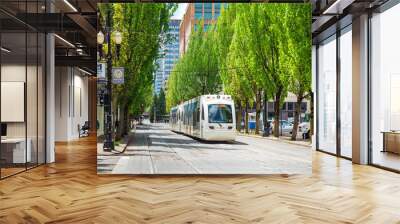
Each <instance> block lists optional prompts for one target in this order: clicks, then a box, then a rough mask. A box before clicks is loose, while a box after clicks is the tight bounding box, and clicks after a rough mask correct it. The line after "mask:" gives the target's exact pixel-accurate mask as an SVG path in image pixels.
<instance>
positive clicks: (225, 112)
mask: <svg viewBox="0 0 400 224" xmlns="http://www.w3.org/2000/svg"><path fill="white" fill-rule="evenodd" d="M208 123H232V106H231V105H227V104H210V105H208Z"/></svg>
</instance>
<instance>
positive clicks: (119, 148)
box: [97, 129, 135, 156]
mask: <svg viewBox="0 0 400 224" xmlns="http://www.w3.org/2000/svg"><path fill="white" fill-rule="evenodd" d="M134 137H135V130H134V129H132V130H131V131H130V132H129V133H128V134H127V135H126V136H124V138H123V139H122V140H121V141H120V142H119V144H115V148H114V150H113V151H111V152H105V151H104V150H103V142H98V143H97V155H98V156H110V155H116V154H120V153H124V152H125V150H126V147H127V146H128V144H129V143H130V142H131V141H132V140H133V139H134Z"/></svg>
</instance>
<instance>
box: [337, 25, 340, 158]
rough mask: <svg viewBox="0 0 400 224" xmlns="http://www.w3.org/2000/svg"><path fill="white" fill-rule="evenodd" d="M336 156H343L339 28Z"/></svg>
mask: <svg viewBox="0 0 400 224" xmlns="http://www.w3.org/2000/svg"><path fill="white" fill-rule="evenodd" d="M336 29H337V30H336V155H338V156H341V118H340V95H341V93H340V78H341V65H340V35H341V32H340V30H339V27H337V28H336Z"/></svg>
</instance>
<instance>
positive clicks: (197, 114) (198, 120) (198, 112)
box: [196, 107, 200, 122]
mask: <svg viewBox="0 0 400 224" xmlns="http://www.w3.org/2000/svg"><path fill="white" fill-rule="evenodd" d="M196 119H197V122H200V108H199V107H197V108H196Z"/></svg>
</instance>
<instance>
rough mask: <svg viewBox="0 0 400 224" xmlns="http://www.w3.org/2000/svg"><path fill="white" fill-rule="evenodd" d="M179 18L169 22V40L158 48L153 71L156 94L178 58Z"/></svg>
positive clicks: (162, 86)
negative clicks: (159, 55) (157, 56)
mask: <svg viewBox="0 0 400 224" xmlns="http://www.w3.org/2000/svg"><path fill="white" fill-rule="evenodd" d="M180 24H181V20H171V21H170V22H169V31H168V34H167V35H169V37H170V38H171V41H170V42H169V43H167V44H166V45H165V46H163V47H161V48H160V54H161V58H159V59H157V62H156V63H157V65H158V66H157V67H158V68H157V71H156V72H155V73H154V92H155V93H156V94H157V95H158V94H160V91H161V89H163V88H164V87H165V85H166V82H167V80H168V77H169V75H170V73H171V71H172V69H173V67H174V65H175V63H176V61H177V60H178V59H179V26H180Z"/></svg>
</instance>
